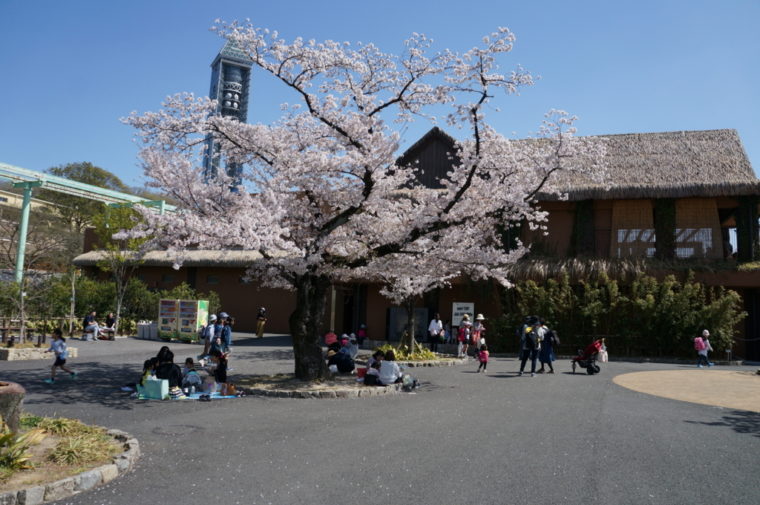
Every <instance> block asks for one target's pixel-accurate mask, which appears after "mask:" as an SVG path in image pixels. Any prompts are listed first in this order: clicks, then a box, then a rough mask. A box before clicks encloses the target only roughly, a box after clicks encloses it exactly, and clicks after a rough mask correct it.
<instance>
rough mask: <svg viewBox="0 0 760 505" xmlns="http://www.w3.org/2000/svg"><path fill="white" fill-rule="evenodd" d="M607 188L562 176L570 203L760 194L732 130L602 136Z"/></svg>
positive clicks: (562, 182)
mask: <svg viewBox="0 0 760 505" xmlns="http://www.w3.org/2000/svg"><path fill="white" fill-rule="evenodd" d="M604 138H606V139H607V141H606V144H607V154H606V159H605V161H606V164H607V174H608V179H607V183H608V187H607V188H605V187H603V186H601V185H599V184H593V183H591V182H590V181H589V180H588V179H584V178H583V177H579V176H576V175H575V174H568V173H564V174H561V175H560V178H559V179H558V183H559V186H560V187H561V188H562V189H563V190H564V191H566V192H567V193H568V197H569V199H570V200H586V199H595V200H610V199H624V198H685V197H691V198H694V197H719V196H741V195H752V194H758V193H760V180H758V178H757V177H756V176H755V173H754V171H753V170H752V166H751V165H750V163H749V159H748V158H747V154H746V153H745V151H744V147H743V146H742V143H741V140H740V139H739V134H738V133H737V132H736V130H703V131H680V132H663V133H626V134H622V135H605V136H604Z"/></svg>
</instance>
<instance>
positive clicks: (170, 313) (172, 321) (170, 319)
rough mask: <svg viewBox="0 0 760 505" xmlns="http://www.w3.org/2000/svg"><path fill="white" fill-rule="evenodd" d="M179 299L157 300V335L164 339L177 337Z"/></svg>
mask: <svg viewBox="0 0 760 505" xmlns="http://www.w3.org/2000/svg"><path fill="white" fill-rule="evenodd" d="M178 320H179V300H159V301H158V336H159V338H161V339H164V340H171V339H173V338H177V324H178Z"/></svg>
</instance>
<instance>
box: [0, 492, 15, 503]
mask: <svg viewBox="0 0 760 505" xmlns="http://www.w3.org/2000/svg"><path fill="white" fill-rule="evenodd" d="M16 503H17V502H16V492H15V491H11V492H10V493H3V494H0V505H16Z"/></svg>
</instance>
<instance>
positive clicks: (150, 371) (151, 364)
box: [140, 357, 158, 386]
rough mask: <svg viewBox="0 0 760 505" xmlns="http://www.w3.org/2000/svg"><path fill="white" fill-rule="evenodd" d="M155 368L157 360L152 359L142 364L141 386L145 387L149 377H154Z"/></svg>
mask: <svg viewBox="0 0 760 505" xmlns="http://www.w3.org/2000/svg"><path fill="white" fill-rule="evenodd" d="M156 367H158V358H155V357H154V358H150V359H146V360H145V363H143V371H142V374H141V375H140V385H141V386H145V381H146V380H148V378H149V377H153V376H154V375H156Z"/></svg>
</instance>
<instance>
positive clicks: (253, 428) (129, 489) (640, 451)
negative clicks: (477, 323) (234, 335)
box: [0, 336, 760, 505]
mask: <svg viewBox="0 0 760 505" xmlns="http://www.w3.org/2000/svg"><path fill="white" fill-rule="evenodd" d="M72 345H74V346H78V347H80V348H81V354H80V357H79V358H77V359H75V360H72V362H71V365H72V366H73V367H74V368H75V369H77V371H79V372H80V379H79V380H77V381H67V380H64V379H62V380H61V381H60V383H57V384H56V385H55V387H50V386H48V385H47V384H44V383H43V382H42V379H43V378H44V377H45V376H46V373H47V371H48V370H49V367H50V364H51V362H49V361H44V362H43V361H35V362H15V363H14V362H0V378H8V379H10V380H13V381H16V382H19V383H21V384H22V385H23V386H24V387H25V388H26V389H27V392H28V395H27V399H26V402H25V407H26V409H27V410H29V411H31V412H33V413H36V414H42V415H52V414H58V415H62V416H69V417H76V418H79V419H82V420H83V421H85V422H87V423H93V424H100V425H104V426H108V427H112V428H118V429H122V430H124V431H127V432H129V433H131V434H133V435H134V436H135V437H137V438H138V439H139V441H140V447H141V449H142V451H143V456H142V457H141V458H140V460H139V462H138V465H137V467H136V469H135V470H134V471H133V472H131V473H129V474H127V475H125V476H124V477H121V478H119V479H117V480H115V481H113V482H111V483H109V484H108V485H107V486H104V487H102V488H99V489H96V490H94V491H92V492H87V493H85V494H82V495H79V496H76V497H72V498H69V499H67V500H65V501H63V502H61V503H67V504H73V505H94V504H97V505H101V504H108V505H134V504H136V503H182V505H196V504H198V505H201V504H202V505H208V504H209V503H214V504H220V505H221V504H224V505H227V504H230V505H235V504H238V503H239V504H245V505H254V504H255V505H264V504H272V505H285V504H299V505H300V504H308V505H328V504H329V505H334V504H341V505H342V504H353V503H361V504H362V505H374V504H383V505H386V504H389V503H392V504H415V505H416V504H435V505H460V504H465V503H478V504H493V505H497V504H498V505H504V504H530V505H542V504H547V505H559V504H572V505H577V504H584V505H595V504H599V505H602V504H604V505H618V504H620V505H627V504H635V505H641V504H663V505H672V504H692V503H694V504H697V503H699V504H701V503H714V504H723V503H730V504H732V505H744V504H747V505H756V504H757V502H758V491H757V485H756V483H757V462H758V454H760V414H758V413H756V412H751V411H747V410H740V409H736V408H721V407H714V406H709V405H700V404H695V403H687V402H680V401H673V400H671V399H668V398H662V397H659V396H653V395H650V394H644V393H641V392H639V391H634V390H631V389H628V388H624V387H620V386H619V385H617V384H616V383H615V382H614V381H613V378H614V377H616V376H621V375H625V374H630V373H633V372H642V371H646V372H658V371H668V370H683V371H687V372H689V373H690V372H692V371H696V370H694V368H693V366H688V367H687V366H679V365H666V364H653V363H647V364H640V363H623V362H611V363H606V364H603V365H602V373H600V374H599V375H594V376H589V375H587V374H575V375H573V374H571V373H570V364H569V362H568V361H559V362H557V363H556V369H557V373H556V374H554V375H539V376H536V377H533V378H531V377H530V376H527V377H526V376H524V377H516V376H515V372H516V371H517V369H518V363H517V362H516V360H514V359H509V358H496V359H493V360H492V362H490V363H489V364H488V371H489V373H488V374H486V375H484V374H477V373H475V370H476V368H477V365H476V364H475V363H470V364H467V365H460V366H454V367H442V368H420V369H414V370H413V373H414V374H415V375H417V377H418V378H419V379H420V381H421V382H422V387H421V388H420V390H418V392H417V393H416V394H400V395H391V396H383V397H378V398H357V399H349V400H346V399H336V400H303V399H287V398H268V397H246V398H241V399H235V400H223V401H216V402H206V403H204V402H189V401H183V402H169V401H165V402H159V401H150V402H140V401H134V400H131V399H129V398H128V396H127V395H126V394H124V393H121V392H120V391H119V386H121V385H122V384H123V383H125V382H130V381H134V380H135V378H136V377H137V376H138V374H139V370H140V366H141V364H142V362H143V360H145V358H146V357H148V356H150V355H155V353H156V352H157V351H158V349H159V347H160V346H161V345H162V344H161V343H160V342H143V341H136V340H123V341H117V342H107V343H80V342H72ZM172 349H173V350H174V351H175V356H176V357H177V360H178V361H181V360H184V358H185V357H187V356H192V355H194V354H197V350H198V348H197V347H194V346H190V345H181V344H179V345H176V346H172ZM231 366H232V368H233V369H234V370H233V371H231V375H232V376H233V377H234V375H235V374H238V373H240V374H259V373H284V372H290V371H292V353H291V350H290V346H289V340H288V339H287V338H284V337H282V338H275V337H272V336H268V337H267V338H264V339H262V340H252V339H245V338H244V339H240V340H239V341H237V342H236V347H235V352H234V354H233V359H232V361H231ZM717 368H718V370H716V369H712V370H702V372H705V374H704V375H705V376H708V375H711V374H713V373H714V372H717V371H720V369H721V368H722V367H717ZM731 370H738V368H732V369H731ZM743 370H745V371H748V372H754V371H755V370H754V369H753V368H750V367H746V368H744V369H743ZM696 372H698V371H696ZM716 377H717V375H716Z"/></svg>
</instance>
